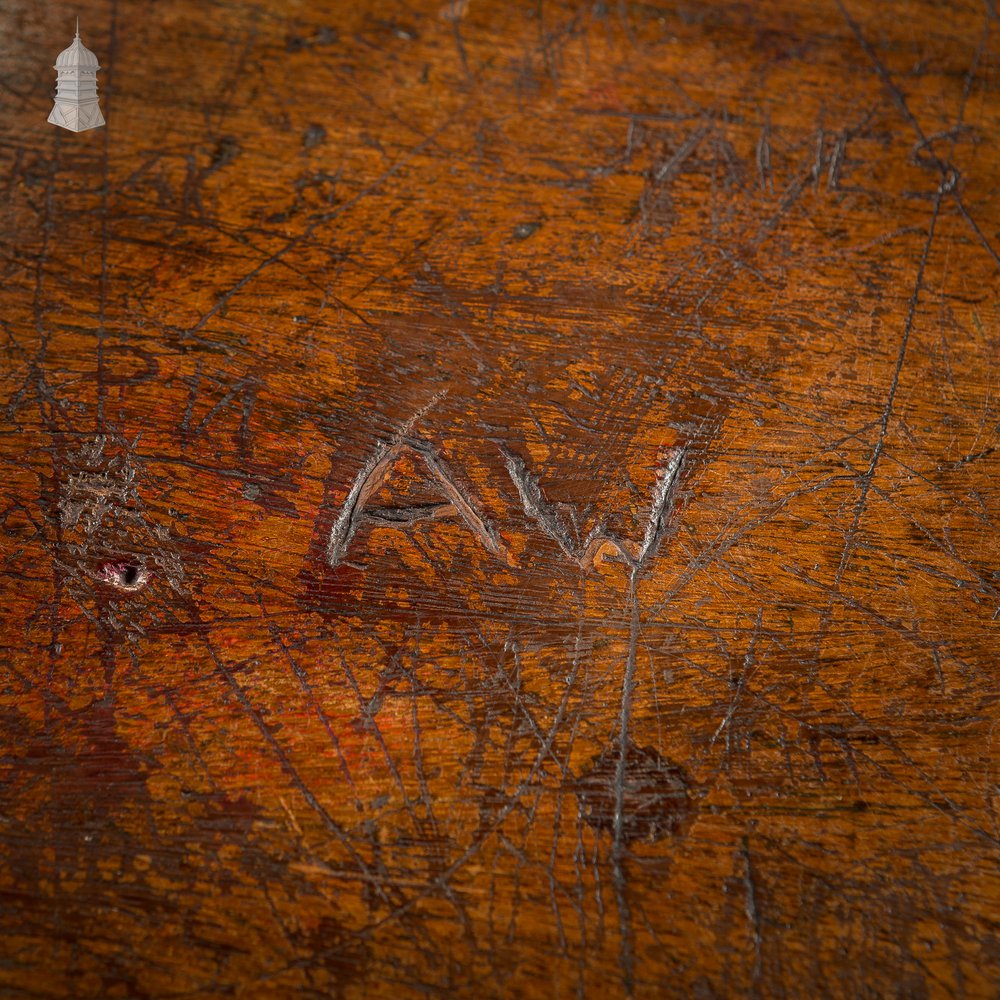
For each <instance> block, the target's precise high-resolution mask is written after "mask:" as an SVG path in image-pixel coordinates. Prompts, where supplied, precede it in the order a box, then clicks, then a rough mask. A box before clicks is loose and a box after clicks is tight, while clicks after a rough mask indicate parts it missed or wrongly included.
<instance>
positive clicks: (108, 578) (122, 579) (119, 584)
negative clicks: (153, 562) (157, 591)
mask: <svg viewBox="0 0 1000 1000" xmlns="http://www.w3.org/2000/svg"><path fill="white" fill-rule="evenodd" d="M97 578H98V579H99V580H101V581H102V582H103V583H107V584H109V585H110V586H112V587H116V588H117V589H118V590H129V591H134V590H141V589H142V588H143V587H145V586H146V584H147V583H148V582H149V571H148V570H147V569H146V568H145V566H140V565H139V564H138V563H134V562H106V563H102V564H101V566H100V568H99V569H98V571H97Z"/></svg>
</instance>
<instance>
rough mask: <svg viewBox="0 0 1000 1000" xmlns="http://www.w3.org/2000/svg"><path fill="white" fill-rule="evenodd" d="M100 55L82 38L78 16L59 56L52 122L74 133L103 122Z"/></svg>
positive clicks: (57, 59) (51, 115)
mask: <svg viewBox="0 0 1000 1000" xmlns="http://www.w3.org/2000/svg"><path fill="white" fill-rule="evenodd" d="M100 68H101V67H100V65H99V64H98V62H97V56H95V55H94V53H93V52H91V51H90V49H88V48H87V47H86V46H85V45H84V44H83V42H81V41H80V19H79V18H77V19H76V37H75V38H74V39H73V44H72V45H71V46H70V47H69V48H68V49H63V51H62V52H60V53H59V55H58V56H57V58H56V65H55V70H56V73H57V80H56V102H55V104H54V105H53V108H52V113H51V114H50V115H49V122H50V123H51V124H53V125H61V126H62V127H63V128H68V129H69V130H70V131H71V132H85V131H86V130H87V129H89V128H100V126H101V125H103V124H104V115H102V114H101V106H100V105H99V104H98V103H97V71H98V70H99V69H100Z"/></svg>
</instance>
